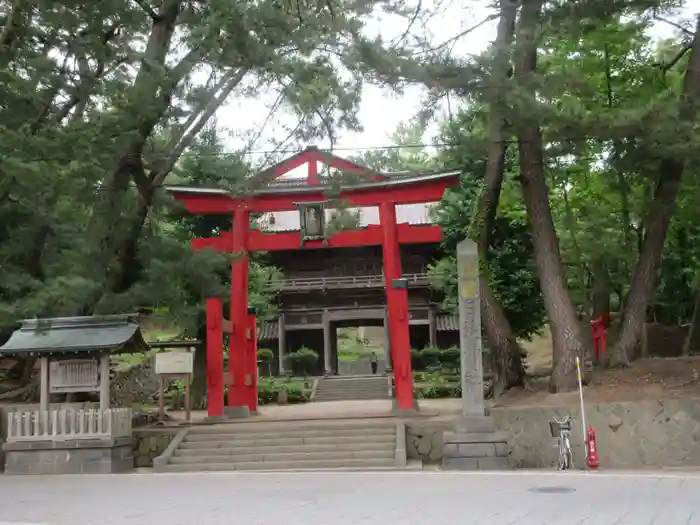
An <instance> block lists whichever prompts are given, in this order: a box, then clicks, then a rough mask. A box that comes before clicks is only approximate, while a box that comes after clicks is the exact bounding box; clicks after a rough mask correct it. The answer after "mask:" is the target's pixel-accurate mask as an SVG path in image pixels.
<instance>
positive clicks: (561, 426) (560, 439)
mask: <svg viewBox="0 0 700 525" xmlns="http://www.w3.org/2000/svg"><path fill="white" fill-rule="evenodd" d="M572 420H573V418H572V417H571V416H566V417H565V418H564V419H563V420H559V419H557V418H556V416H554V417H552V419H551V420H550V421H549V431H550V432H551V433H552V437H553V438H556V439H557V447H559V462H558V469H559V470H568V469H572V468H574V456H573V453H572V451H571V438H570V435H571V421H572Z"/></svg>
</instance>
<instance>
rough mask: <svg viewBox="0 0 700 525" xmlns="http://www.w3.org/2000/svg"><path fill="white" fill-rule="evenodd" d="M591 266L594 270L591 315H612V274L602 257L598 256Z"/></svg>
mask: <svg viewBox="0 0 700 525" xmlns="http://www.w3.org/2000/svg"><path fill="white" fill-rule="evenodd" d="M591 266H592V270H593V297H592V300H591V303H592V305H591V306H592V312H591V317H592V318H593V319H597V318H598V317H600V316H601V315H603V316H609V315H610V293H611V287H612V284H611V282H610V274H609V273H608V269H607V268H606V266H605V262H604V261H603V260H602V259H600V258H596V259H595V260H594V261H593V264H592V265H591Z"/></svg>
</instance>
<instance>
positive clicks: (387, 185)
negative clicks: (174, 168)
mask: <svg viewBox="0 0 700 525" xmlns="http://www.w3.org/2000/svg"><path fill="white" fill-rule="evenodd" d="M460 174H461V171H460V170H447V171H438V172H433V173H415V172H413V173H408V172H406V173H403V172H401V173H391V174H389V173H387V174H384V177H385V178H382V179H381V180H367V181H360V182H351V183H343V180H342V178H327V177H321V178H319V183H318V184H308V183H307V182H306V180H304V179H291V180H279V179H277V180H274V181H270V182H268V183H266V185H265V186H263V187H259V188H255V189H252V190H251V191H249V192H247V193H246V195H247V196H258V195H259V196H265V195H297V194H299V195H302V194H305V193H318V192H319V191H321V192H323V191H337V190H343V191H362V190H382V189H392V188H396V187H400V186H408V185H414V184H416V185H417V184H422V183H428V182H434V181H438V180H444V179H451V178H454V177H458V176H459V175H460ZM251 182H253V183H255V179H252V180H251ZM166 189H167V190H168V191H170V192H172V193H189V194H200V195H231V196H233V194H231V192H230V191H228V190H225V189H222V188H201V187H196V186H177V185H173V186H167V187H166Z"/></svg>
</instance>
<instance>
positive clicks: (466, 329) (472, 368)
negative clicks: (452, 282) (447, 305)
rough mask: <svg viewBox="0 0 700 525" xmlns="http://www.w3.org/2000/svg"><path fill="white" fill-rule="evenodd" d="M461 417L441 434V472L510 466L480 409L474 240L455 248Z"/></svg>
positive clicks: (503, 442)
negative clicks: (450, 429) (457, 282)
mask: <svg viewBox="0 0 700 525" xmlns="http://www.w3.org/2000/svg"><path fill="white" fill-rule="evenodd" d="M457 268H458V270H457V272H458V277H459V336H460V350H461V372H462V414H461V416H460V418H459V419H458V420H457V422H456V423H455V427H454V431H452V432H445V433H444V434H443V459H442V468H443V469H445V470H504V469H511V468H513V467H514V462H513V460H512V459H511V458H510V449H509V447H508V441H507V436H506V434H505V433H503V432H497V431H496V428H495V426H494V423H493V419H492V418H491V417H490V416H487V415H486V412H485V406H484V370H483V357H482V343H481V312H480V305H479V254H478V251H477V246H476V243H475V242H474V241H471V240H464V241H462V242H460V243H459V244H458V245H457Z"/></svg>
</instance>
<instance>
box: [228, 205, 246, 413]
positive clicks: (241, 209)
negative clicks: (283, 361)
mask: <svg viewBox="0 0 700 525" xmlns="http://www.w3.org/2000/svg"><path fill="white" fill-rule="evenodd" d="M249 231H250V217H249V213H248V210H247V209H246V208H245V205H244V204H243V203H241V204H239V205H238V206H237V207H236V209H235V210H234V212H233V235H232V246H231V252H232V253H233V257H234V259H233V262H232V263H231V310H230V320H231V335H230V336H229V349H228V351H229V374H230V377H231V384H230V385H229V387H228V406H229V407H242V406H247V403H246V393H245V375H246V363H245V354H246V348H247V345H248V340H247V338H246V332H247V328H248V252H247V240H248V233H249Z"/></svg>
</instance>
